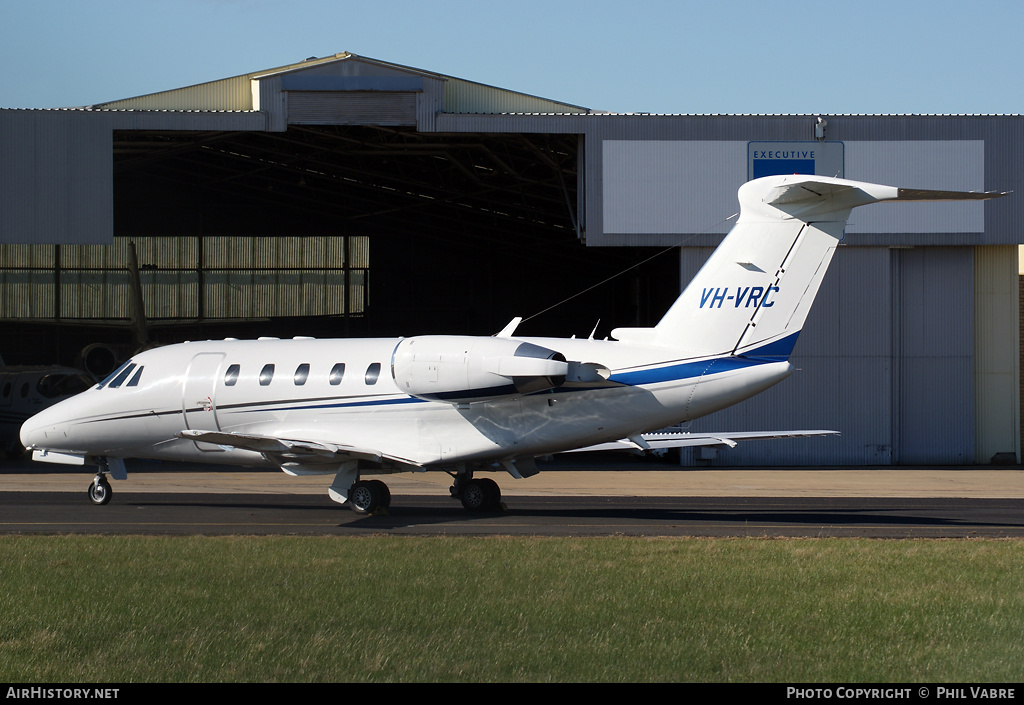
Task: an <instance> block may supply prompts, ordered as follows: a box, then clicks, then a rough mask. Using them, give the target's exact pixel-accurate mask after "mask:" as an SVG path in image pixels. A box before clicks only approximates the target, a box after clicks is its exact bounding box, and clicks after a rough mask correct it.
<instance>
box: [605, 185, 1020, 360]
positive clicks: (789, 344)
mask: <svg viewBox="0 0 1024 705" xmlns="http://www.w3.org/2000/svg"><path fill="white" fill-rule="evenodd" d="M1002 195H1004V194H1001V193H977V192H958V191H923V190H913V189H901V188H896V187H893V186H881V185H878V184H869V183H863V182H858V181H848V180H846V179H837V178H828V177H823V176H804V175H793V176H766V177H764V178H761V179H755V180H753V181H749V182H747V183H745V184H743V186H741V187H740V189H739V200H740V217H739V220H738V221H737V222H736V225H735V226H734V227H733V229H732V231H731V232H730V233H729V234H728V235H727V236H726V238H725V239H724V240H723V241H722V244H721V245H719V247H718V249H717V250H715V252H714V253H713V254H712V255H711V258H710V259H708V261H707V262H706V263H705V264H704V266H703V267H702V268H701V270H700V271H699V272H698V273H697V275H696V276H695V277H694V278H693V281H691V282H690V284H689V285H688V286H687V287H686V289H685V290H684V291H683V293H682V294H681V295H680V296H679V298H678V299H677V300H676V302H675V303H674V304H673V305H672V307H671V308H670V309H669V311H668V313H666V314H665V316H664V318H662V319H661V321H660V322H659V323H658V325H657V326H655V327H654V328H620V329H617V330H614V331H612V336H613V337H615V338H617V339H618V340H622V341H625V342H636V343H645V344H650V345H656V346H658V347H668V348H673V349H678V350H684V351H687V352H692V353H694V354H700V355H717V354H726V355H728V354H733V355H751V356H760V357H778V358H780V359H786V358H788V357H789V355H790V353H791V352H792V350H793V345H794V344H795V343H796V338H797V336H798V335H799V333H800V330H801V329H802V328H803V325H804V321H805V320H806V318H807V313H808V312H809V311H810V309H811V304H812V303H813V302H814V297H815V295H816V294H817V293H818V287H819V286H820V285H821V281H822V278H823V277H824V276H825V270H826V269H828V265H829V263H830V262H831V260H832V254H833V253H834V252H835V248H836V245H837V244H839V242H840V241H841V240H842V239H843V231H844V229H845V227H846V220H847V218H848V217H849V215H850V211H852V210H853V209H854V208H855V207H857V206H862V205H866V204H868V203H878V202H880V201H927V200H933V201H935V200H938V201H947V200H984V199H989V198H995V197H998V196H1002Z"/></svg>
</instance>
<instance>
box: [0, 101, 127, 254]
mask: <svg viewBox="0 0 1024 705" xmlns="http://www.w3.org/2000/svg"><path fill="white" fill-rule="evenodd" d="M112 144H113V138H112V133H111V130H110V126H109V123H107V122H106V121H104V120H96V119H94V118H93V116H92V115H91V114H89V113H85V112H79V111H64V110H45V111H38V110H0V193H2V194H3V207H2V208H0V242H9V243H34V242H38V243H42V242H47V243H73V242H110V237H111V234H112V233H113V217H114V213H113V210H114V208H113V194H112V190H111V180H112V177H113V163H112V160H111V156H110V155H111V151H112Z"/></svg>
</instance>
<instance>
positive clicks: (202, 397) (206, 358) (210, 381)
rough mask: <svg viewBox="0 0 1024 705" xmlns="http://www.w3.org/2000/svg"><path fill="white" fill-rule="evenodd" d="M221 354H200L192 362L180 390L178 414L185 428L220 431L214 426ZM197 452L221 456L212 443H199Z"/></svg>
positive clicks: (215, 424) (217, 448)
mask: <svg viewBox="0 0 1024 705" xmlns="http://www.w3.org/2000/svg"><path fill="white" fill-rule="evenodd" d="M223 360H224V353H200V354H199V355H196V356H195V357H193V358H192V362H191V364H189V366H188V371H187V372H186V373H185V383H184V385H183V387H182V397H181V411H182V416H183V417H184V422H185V428H187V429H190V430H193V431H219V430H220V426H219V425H218V423H217V407H216V402H215V398H216V392H217V379H218V372H219V370H220V367H221V362H222V361H223ZM196 448H198V449H199V450H201V451H206V452H223V451H224V449H223V448H221V447H220V446H218V445H214V444H212V443H198V442H196Z"/></svg>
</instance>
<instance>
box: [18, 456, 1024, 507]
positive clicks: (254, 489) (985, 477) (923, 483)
mask: <svg viewBox="0 0 1024 705" xmlns="http://www.w3.org/2000/svg"><path fill="white" fill-rule="evenodd" d="M378 477H380V479H383V480H384V481H385V482H387V484H388V487H389V488H390V489H391V493H392V495H445V494H447V490H448V487H449V486H450V485H451V478H450V477H449V476H448V475H447V474H445V473H440V472H429V473H401V474H395V475H390V476H378ZM492 477H493V478H494V479H495V480H497V481H498V483H499V484H500V485H501V489H502V494H503V496H506V497H514V496H519V497H558V496H566V497H567V496H583V497H903V498H913V497H918V498H921V497H946V498H955V497H973V498H992V499H1005V498H1024V469H1022V468H1020V467H1019V466H1008V467H1005V468H992V467H977V466H965V467H956V468H899V469H893V468H832V469H819V468H815V469H808V468H769V469H711V468H696V469H695V468H679V467H673V466H665V465H652V466H650V467H649V468H643V469H638V467H637V466H636V465H621V466H604V467H602V468H601V469H599V470H592V469H588V468H586V467H577V468H571V469H564V468H563V469H556V470H545V471H544V472H541V473H540V474H539V475H535V476H534V477H530V478H525V479H523V480H516V479H513V478H512V477H510V476H509V475H507V474H505V473H494V474H493V475H492ZM90 479H91V475H90V473H89V472H88V471H80V472H67V471H66V470H65V469H63V468H62V469H60V470H57V471H55V469H54V466H47V465H41V464H37V463H31V462H29V463H21V464H18V465H16V466H8V467H7V468H4V469H0V490H3V491H6V492H84V491H85V488H86V487H87V486H88V484H89V482H90ZM330 481H331V477H330V476H329V475H327V476H324V475H312V476H305V477H291V476H288V475H285V474H284V473H282V472H279V471H273V470H266V471H239V470H236V469H222V468H218V467H213V468H207V467H203V466H187V467H182V466H176V465H171V464H142V465H136V466H132V465H129V475H128V479H127V480H125V481H116V480H115V481H113V482H112V485H113V488H114V492H115V494H119V493H122V492H124V493H129V492H159V493H163V492H179V493H180V492H188V493H212V494H224V493H246V494H272V495H277V494H281V495H289V494H325V493H326V491H327V486H328V485H329V484H330Z"/></svg>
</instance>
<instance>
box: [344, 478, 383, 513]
mask: <svg viewBox="0 0 1024 705" xmlns="http://www.w3.org/2000/svg"><path fill="white" fill-rule="evenodd" d="M348 503H349V505H350V506H351V507H352V510H353V511H355V512H357V513H359V514H373V513H374V512H376V511H377V510H378V509H387V508H388V507H389V506H390V505H391V491H390V490H388V486H387V485H385V484H384V483H383V482H381V481H380V480H360V481H359V482H357V483H355V484H354V485H352V489H351V490H349V493H348Z"/></svg>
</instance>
